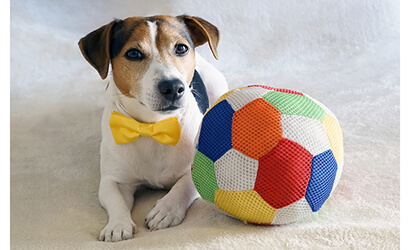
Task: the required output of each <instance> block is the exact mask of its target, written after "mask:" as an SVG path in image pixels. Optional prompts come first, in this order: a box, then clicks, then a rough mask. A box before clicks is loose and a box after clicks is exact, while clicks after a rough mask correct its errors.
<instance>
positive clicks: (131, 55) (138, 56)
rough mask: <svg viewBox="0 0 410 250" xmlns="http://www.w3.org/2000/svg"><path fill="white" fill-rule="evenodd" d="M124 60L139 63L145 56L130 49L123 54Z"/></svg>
mask: <svg viewBox="0 0 410 250" xmlns="http://www.w3.org/2000/svg"><path fill="white" fill-rule="evenodd" d="M125 58H127V59H128V60H132V61H141V60H143V59H144V58H145V55H144V54H142V53H141V51H139V50H137V49H130V50H128V51H127V52H126V53H125Z"/></svg>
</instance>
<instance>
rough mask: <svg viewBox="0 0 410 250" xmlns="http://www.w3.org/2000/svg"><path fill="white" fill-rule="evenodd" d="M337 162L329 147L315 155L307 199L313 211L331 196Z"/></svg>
mask: <svg viewBox="0 0 410 250" xmlns="http://www.w3.org/2000/svg"><path fill="white" fill-rule="evenodd" d="M336 172H337V163H336V159H335V157H334V156H333V153H332V151H331V150H330V149H329V150H327V151H325V152H323V153H321V154H318V155H316V156H315V157H313V160H312V170H311V173H310V180H309V184H308V187H307V190H306V194H305V197H306V200H307V202H308V203H309V205H310V207H311V208H312V211H313V212H316V211H318V210H319V209H320V208H321V207H322V205H323V203H325V201H326V200H327V198H329V195H330V192H331V191H332V188H333V183H334V181H335V178H336Z"/></svg>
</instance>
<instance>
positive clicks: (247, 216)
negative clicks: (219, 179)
mask: <svg viewBox="0 0 410 250" xmlns="http://www.w3.org/2000/svg"><path fill="white" fill-rule="evenodd" d="M215 205H217V206H218V207H219V208H221V209H222V210H224V211H225V212H227V213H228V214H230V215H232V216H235V217H236V218H238V219H241V220H243V221H244V222H245V223H247V222H251V223H257V224H270V223H271V222H272V221H273V218H274V217H275V213H276V209H274V208H273V207H272V206H271V205H269V204H268V203H266V201H265V200H264V199H263V198H262V197H261V196H260V195H259V194H258V193H257V192H256V191H254V190H246V191H226V190H221V189H218V190H216V193H215Z"/></svg>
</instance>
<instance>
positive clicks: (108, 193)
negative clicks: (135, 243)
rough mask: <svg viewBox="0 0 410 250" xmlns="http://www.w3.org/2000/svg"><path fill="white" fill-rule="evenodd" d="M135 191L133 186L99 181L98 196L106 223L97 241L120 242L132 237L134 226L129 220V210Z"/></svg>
mask: <svg viewBox="0 0 410 250" xmlns="http://www.w3.org/2000/svg"><path fill="white" fill-rule="evenodd" d="M135 190H136V188H135V187H133V186H127V185H122V184H119V183H117V182H115V181H114V180H112V179H110V178H102V179H101V182H100V190H99V194H98V195H99V198H100V203H101V205H102V206H103V207H104V208H105V210H107V213H108V223H107V225H106V226H105V227H104V229H103V230H101V233H100V237H99V240H101V241H120V240H127V239H131V238H132V237H133V233H134V232H135V231H136V225H135V223H134V222H133V221H132V218H131V209H132V207H133V205H134V192H135Z"/></svg>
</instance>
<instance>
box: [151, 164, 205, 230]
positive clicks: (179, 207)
mask: <svg viewBox="0 0 410 250" xmlns="http://www.w3.org/2000/svg"><path fill="white" fill-rule="evenodd" d="M198 197H199V194H198V192H197V191H196V189H195V186H194V183H193V182H192V177H191V173H190V172H189V173H187V174H185V175H184V176H183V177H182V178H181V179H179V180H178V182H177V183H175V185H174V186H173V187H172V188H171V190H170V191H169V193H168V194H167V195H165V196H164V197H163V198H162V199H160V200H158V201H157V203H156V205H155V207H154V208H153V209H152V210H151V211H150V212H149V213H148V214H147V216H146V217H145V223H146V225H147V226H148V228H149V229H150V230H151V231H154V230H158V229H163V228H167V227H171V226H176V225H179V224H180V223H181V222H182V220H183V219H184V218H185V213H186V211H187V210H188V208H189V206H191V204H192V202H193V201H194V200H195V199H196V198H198Z"/></svg>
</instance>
